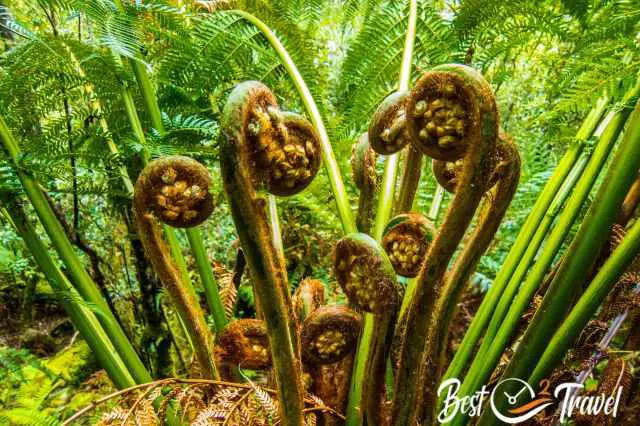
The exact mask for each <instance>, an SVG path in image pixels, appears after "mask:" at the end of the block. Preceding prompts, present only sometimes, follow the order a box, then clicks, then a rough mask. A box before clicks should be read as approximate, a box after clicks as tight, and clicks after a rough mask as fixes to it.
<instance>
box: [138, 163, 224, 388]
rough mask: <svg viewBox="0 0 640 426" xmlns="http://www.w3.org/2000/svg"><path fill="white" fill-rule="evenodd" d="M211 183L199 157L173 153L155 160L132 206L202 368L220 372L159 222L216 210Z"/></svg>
mask: <svg viewBox="0 0 640 426" xmlns="http://www.w3.org/2000/svg"><path fill="white" fill-rule="evenodd" d="M210 185H211V178H210V177H209V172H208V171H207V169H206V168H205V167H204V166H203V165H202V164H200V163H198V162H197V161H195V160H192V159H190V158H187V157H180V156H172V157H165V158H161V159H158V160H155V161H152V162H150V163H149V164H148V165H147V167H145V169H144V170H143V171H142V173H141V174H140V176H139V177H138V181H137V182H136V186H135V193H134V198H133V211H134V215H135V219H136V224H137V229H138V233H139V237H140V240H141V241H142V245H143V246H144V250H145V253H146V255H147V256H148V257H149V259H151V263H152V264H153V267H154V269H155V271H156V273H157V274H158V276H159V277H160V281H161V282H162V285H163V286H164V287H165V288H166V289H167V292H168V294H169V296H170V297H171V301H172V302H173V304H174V305H175V307H176V309H177V311H178V313H179V315H180V317H181V318H182V320H183V321H184V322H185V323H186V325H187V327H186V328H187V330H189V334H190V337H191V340H192V341H193V345H194V348H195V352H196V357H197V359H198V363H199V364H200V368H202V370H203V372H204V374H205V375H206V376H207V377H208V378H216V377H217V371H216V368H215V364H214V362H213V358H212V353H213V336H212V334H211V331H210V330H209V328H208V327H207V323H206V321H205V318H204V315H203V312H202V310H201V309H200V305H199V303H198V301H197V299H196V297H195V294H193V293H192V292H191V291H189V290H188V289H187V288H186V287H185V285H184V283H183V282H182V276H181V274H180V271H179V270H178V267H177V266H176V264H175V262H174V260H173V259H172V257H171V254H170V250H169V247H168V246H167V244H166V242H165V241H164V239H163V238H162V229H161V227H160V223H159V222H158V221H162V222H164V223H166V224H168V225H171V226H175V227H181V228H186V227H191V226H196V225H198V224H200V223H202V222H203V221H204V220H206V219H207V218H208V217H209V215H210V214H211V212H212V211H213V202H212V197H211V194H210V193H209V187H210Z"/></svg>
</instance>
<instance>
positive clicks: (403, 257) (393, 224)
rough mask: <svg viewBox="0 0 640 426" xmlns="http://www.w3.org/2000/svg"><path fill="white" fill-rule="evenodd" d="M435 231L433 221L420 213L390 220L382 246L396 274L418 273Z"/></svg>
mask: <svg viewBox="0 0 640 426" xmlns="http://www.w3.org/2000/svg"><path fill="white" fill-rule="evenodd" d="M435 233H436V230H435V227H434V226H433V224H432V223H431V221H430V220H429V219H427V218H426V217H424V216H423V215H421V214H419V213H406V214H401V215H398V216H396V217H394V218H393V219H391V221H389V223H388V224H387V227H386V228H385V230H384V234H383V236H382V246H383V247H384V249H385V251H386V252H387V254H388V255H389V260H391V264H392V265H393V268H394V269H395V271H396V274H398V275H401V276H403V277H409V278H413V277H415V276H416V275H418V272H419V271H420V268H421V267H422V264H423V262H424V259H425V255H426V253H427V250H428V248H429V245H430V244H431V241H433V237H434V235H435Z"/></svg>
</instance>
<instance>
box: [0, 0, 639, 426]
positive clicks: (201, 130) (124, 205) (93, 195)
mask: <svg viewBox="0 0 640 426" xmlns="http://www.w3.org/2000/svg"><path fill="white" fill-rule="evenodd" d="M119 3H122V4H123V6H124V11H120V10H119V7H118V5H119ZM194 3H195V2H175V1H170V0H149V1H144V2H142V1H122V2H120V1H113V0H89V1H78V0H38V1H23V0H11V1H4V2H3V4H4V5H5V6H6V7H7V8H8V9H7V11H2V10H0V26H1V27H0V38H2V40H1V41H0V52H1V53H0V112H1V113H2V115H3V116H4V117H5V118H6V119H7V121H8V123H9V126H10V127H11V128H12V130H13V131H14V132H15V134H16V136H17V138H18V139H19V140H20V143H21V147H22V149H23V150H24V151H25V153H26V154H25V155H24V157H23V158H21V160H20V166H21V167H22V168H23V169H24V170H26V171H28V172H29V173H31V174H33V175H34V176H35V178H36V179H37V180H38V182H40V184H41V185H42V186H43V187H44V188H45V189H46V190H47V191H48V193H49V194H50V195H51V196H52V199H53V201H54V202H55V203H56V204H58V205H59V206H60V208H61V211H62V213H63V216H64V217H65V218H66V220H67V221H68V222H70V223H73V221H74V215H75V212H73V200H74V198H78V199H79V208H80V209H79V212H77V213H78V214H79V229H78V231H79V232H80V233H81V234H82V235H83V236H84V237H85V239H86V240H87V241H89V242H90V243H91V245H92V247H93V248H94V249H95V250H96V252H97V254H98V256H99V257H100V258H101V259H103V260H105V259H106V260H107V262H103V263H102V264H101V266H100V268H102V270H103V272H104V274H105V275H106V283H105V284H106V286H105V289H106V291H107V292H108V294H109V295H110V296H111V297H112V298H113V299H114V300H115V305H116V306H117V307H118V310H119V311H121V314H122V317H123V318H125V321H126V322H127V323H130V324H127V326H126V327H127V329H128V330H129V331H130V334H131V335H132V336H133V338H134V340H140V339H141V335H142V334H143V328H144V327H143V326H142V325H141V324H140V317H141V316H142V315H141V314H140V312H138V311H136V309H134V308H137V307H138V305H139V301H140V300H141V295H142V293H141V290H140V282H139V278H140V277H139V276H137V275H136V272H137V271H136V269H135V267H136V265H135V256H134V253H133V252H132V249H131V247H130V244H129V243H130V241H131V239H130V238H131V236H130V234H129V232H130V230H129V229H128V228H127V226H126V224H125V221H126V220H127V215H128V212H129V206H130V200H129V199H128V194H127V192H126V189H125V188H123V186H122V181H121V176H120V175H119V174H118V172H117V171H118V170H119V168H120V167H121V166H125V167H126V169H127V170H128V171H129V172H130V175H131V177H132V179H135V177H136V176H137V173H138V172H139V170H140V168H141V156H142V154H143V153H145V152H146V153H148V154H149V155H150V157H151V158H154V157H161V156H165V155H170V154H187V155H191V156H194V157H196V158H198V159H199V160H202V161H203V162H205V163H206V164H207V165H208V166H209V168H210V169H211V171H212V175H213V177H214V185H215V187H214V188H213V192H214V194H216V211H215V213H214V214H215V218H216V219H215V220H210V221H209V222H208V223H207V224H206V225H204V226H203V232H204V234H205V235H206V236H207V238H206V244H207V250H208V252H209V253H210V257H211V258H212V260H215V261H218V262H222V263H223V264H224V265H225V266H226V267H227V268H228V269H232V267H233V261H234V259H235V254H236V250H237V244H235V242H236V233H235V230H234V229H233V226H232V223H231V220H230V218H229V216H230V215H229V212H228V209H227V205H226V202H225V200H224V197H223V196H222V195H221V194H222V189H221V187H220V186H219V185H220V178H219V172H218V170H217V164H216V163H217V162H216V159H217V154H218V142H219V140H220V138H221V136H222V135H221V132H220V129H219V124H218V122H219V119H220V115H221V108H222V106H223V104H224V102H225V100H226V98H227V95H228V93H229V91H230V90H231V88H232V87H233V86H234V85H235V84H236V83H238V82H240V81H243V80H247V79H255V80H261V81H263V82H265V83H266V84H267V85H268V86H269V87H271V88H272V89H273V91H274V93H275V94H276V95H277V97H278V100H279V102H280V103H281V104H282V108H283V109H286V110H291V111H297V112H303V111H304V109H303V105H302V102H301V100H300V98H299V97H298V95H297V91H296V90H295V87H294V85H293V83H292V81H291V79H290V78H289V76H288V75H287V72H286V70H285V68H284V67H283V65H282V63H281V62H280V59H279V58H278V56H277V55H276V53H275V52H274V51H273V49H272V48H271V47H270V45H269V43H268V41H267V40H266V39H265V38H264V37H263V36H262V34H261V33H260V32H259V31H258V30H257V29H256V28H255V27H254V26H253V25H251V24H250V23H249V22H247V21H246V20H245V19H243V18H242V17H240V16H238V15H237V14H234V13H232V12H230V11H228V10H222V9H227V8H228V7H229V5H230V4H231V3H233V5H234V7H237V8H239V9H243V10H247V11H250V12H251V13H253V14H255V15H256V16H257V17H259V18H260V19H261V20H263V21H264V22H265V23H266V24H267V25H268V26H269V27H270V28H272V29H273V30H274V32H275V33H276V35H277V36H278V38H279V39H280V40H281V41H282V43H283V44H284V46H285V48H286V49H287V51H288V52H289V54H290V55H291V56H292V59H293V61H294V62H295V64H296V66H297V68H298V69H299V71H300V73H301V74H302V76H303V78H304V80H305V82H306V84H307V85H308V86H309V89H310V91H311V93H312V95H313V97H314V99H315V100H316V102H317V103H318V106H319V108H320V110H321V114H322V115H323V117H324V119H325V122H326V125H327V127H328V132H329V135H330V138H331V143H332V145H333V148H334V151H335V153H336V156H337V159H338V162H339V165H340V167H341V169H342V174H343V176H345V180H346V185H347V189H348V191H349V193H350V195H351V197H352V200H351V201H352V205H354V206H355V204H356V200H355V196H356V191H355V188H354V186H353V183H352V182H351V179H350V178H349V177H350V173H349V169H348V161H349V155H350V150H351V144H352V143H353V142H354V141H355V140H356V138H357V137H358V136H359V135H360V134H361V133H362V132H363V131H364V130H366V129H367V127H368V125H369V117H370V116H371V114H372V112H373V110H374V109H375V108H376V106H377V105H378V104H379V102H380V100H381V99H382V98H383V97H384V96H386V95H387V94H388V93H390V92H391V91H393V90H395V88H396V84H397V80H398V69H399V64H400V62H401V59H402V50H403V46H404V37H405V34H406V25H407V15H408V8H407V2H406V1H400V0H347V1H344V2H328V1H321V0H313V1H302V0H276V1H268V2H267V1H260V0H256V1H253V0H246V1H237V2H225V1H221V2H214V3H219V9H220V10H216V11H214V12H208V11H204V10H203V9H202V8H199V7H198V6H197V5H195V4H194ZM176 4H181V6H180V7H177V6H176ZM639 6H640V5H639V4H638V1H637V0H592V1H582V0H581V1H564V0H542V1H526V0H517V1H508V2H507V1H503V0H461V1H453V0H446V1H437V2H419V10H418V23H417V38H416V43H415V55H414V72H413V73H412V80H415V79H416V78H417V77H418V76H419V75H420V73H421V72H422V71H424V70H427V69H429V68H431V67H432V66H434V65H438V64H441V63H445V62H466V63H469V64H471V65H472V66H474V67H476V68H478V69H480V70H481V71H482V72H483V73H484V74H485V75H486V76H487V78H488V79H489V80H490V82H491V84H492V86H493V89H494V91H495V92H496V94H497V97H498V100H499V107H500V113H501V122H502V125H503V127H504V129H505V130H506V131H507V132H509V133H510V134H511V135H512V136H513V137H514V139H515V140H516V142H517V144H518V146H519V151H520V153H521V155H522V157H523V171H522V178H521V181H520V185H519V188H518V191H517V193H516V196H515V198H514V200H513V203H512V204H511V207H510V210H509V212H508V215H507V217H506V218H505V220H504V221H503V224H502V226H501V228H500V231H499V232H498V234H497V238H496V239H495V242H494V244H493V245H492V246H491V247H490V251H489V253H488V254H487V255H486V256H484V257H483V258H482V260H481V262H480V265H479V267H478V270H477V273H476V275H475V276H474V280H473V282H474V284H476V285H477V286H478V287H479V288H480V289H483V290H484V289H486V288H488V287H489V285H490V284H491V282H492V280H493V278H494V277H495V274H496V272H497V271H498V270H499V269H500V266H501V264H502V262H503V260H504V258H505V256H506V254H507V251H508V249H509V248H510V247H511V245H512V244H513V242H514V240H515V238H516V236H517V234H518V231H519V230H520V228H521V226H522V224H523V223H524V220H525V218H526V216H527V214H528V213H529V211H530V209H531V206H532V205H533V203H534V201H535V199H536V198H537V196H538V194H539V193H540V191H541V189H542V188H543V186H544V184H545V183H546V181H547V180H548V178H549V176H550V174H551V171H552V170H553V169H554V168H555V166H556V165H557V161H558V159H559V158H560V157H561V155H562V153H563V152H564V151H565V150H566V148H567V147H568V146H569V145H570V144H572V143H574V140H573V136H574V134H575V129H576V127H577V124H578V123H579V122H580V121H581V120H582V118H583V117H584V115H585V114H586V112H587V110H588V109H589V108H590V107H591V106H592V105H593V103H594V101H595V100H596V99H597V98H598V97H600V96H601V95H602V94H603V93H605V92H606V93H608V94H609V95H610V96H611V97H612V98H619V95H620V94H621V93H623V92H625V91H626V90H627V89H628V88H629V86H630V85H631V84H632V83H633V81H634V80H635V77H636V74H637V72H638V69H639V67H640V39H639V38H638V33H639V30H640V25H639V24H638V22H639V21H640V19H639V18H640V12H638V10H640V7H639ZM8 34H11V35H12V37H11V39H9V38H7V35H8ZM118 55H120V56H123V57H124V58H125V59H132V60H133V61H136V62H138V63H140V64H143V65H144V66H145V67H146V68H147V70H148V71H149V73H150V75H151V77H152V79H153V84H154V85H155V88H156V91H157V93H158V97H159V102H160V107H161V109H162V111H163V115H162V120H163V124H164V127H165V130H166V132H164V133H162V134H161V133H160V132H158V131H157V129H154V128H153V126H152V125H151V123H150V120H149V117H148V116H147V114H146V113H145V112H144V110H143V108H141V105H142V100H141V96H140V93H139V92H138V89H137V86H136V84H135V78H134V73H133V70H132V68H131V64H130V63H129V61H127V60H122V59H121V58H120V57H118ZM123 87H127V88H129V89H130V91H131V93H132V94H133V97H134V102H135V104H136V105H137V106H138V113H139V114H140V117H141V119H142V127H143V130H144V131H145V134H146V144H143V143H142V142H141V141H140V140H138V139H137V137H136V136H135V134H134V132H133V129H131V126H130V123H129V120H128V117H127V113H126V109H125V103H124V101H123V99H122V89H123ZM102 119H104V123H106V126H103V124H102ZM111 142H113V143H114V144H115V146H116V147H117V148H118V151H119V152H117V153H114V152H112V151H111V150H110V149H109V143H111ZM72 159H73V160H74V163H75V165H72V161H71V160H72ZM378 165H379V166H381V164H378ZM379 169H380V170H381V167H379ZM74 181H75V182H76V183H77V188H75V187H74ZM435 186H436V185H435V182H434V180H433V179H432V177H431V172H430V164H426V165H425V167H424V171H423V179H422V181H421V183H420V190H419V192H418V195H417V201H416V205H415V209H417V210H419V211H422V212H425V213H426V212H427V211H428V209H429V206H430V205H431V202H432V199H433V194H434V190H435ZM328 188H329V181H328V179H327V176H326V174H324V173H321V174H320V175H319V177H318V178H317V179H316V180H315V181H314V183H313V184H312V185H311V186H310V188H309V190H308V191H306V192H305V193H304V194H302V195H299V196H296V197H294V198H291V199H288V200H282V201H279V202H278V208H279V212H280V215H281V218H282V221H281V222H282V226H283V236H284V240H285V254H286V258H287V260H288V262H289V263H288V265H287V266H288V269H289V270H288V273H289V278H290V283H291V285H292V287H295V286H297V284H298V282H299V281H300V280H301V279H303V278H305V277H307V276H313V277H315V278H319V279H321V280H322V281H323V282H324V283H325V284H327V287H328V288H330V289H331V288H332V286H333V285H334V284H335V283H333V282H332V276H331V268H330V263H331V262H330V246H331V243H332V242H333V241H335V240H336V237H337V235H339V232H340V224H339V221H338V219H337V217H336V215H335V212H334V211H333V208H332V207H333V203H334V200H333V199H332V196H331V195H330V192H329V189H328ZM0 191H3V192H7V193H11V194H15V196H21V193H20V186H19V185H18V183H17V181H16V179H15V174H14V171H13V169H12V167H10V166H9V164H8V163H7V162H6V161H5V160H4V159H2V158H0ZM449 199H450V197H449V196H446V197H445V205H444V206H443V207H446V203H447V202H448V200H449ZM587 204H589V203H587ZM585 209H586V207H585ZM179 238H180V240H181V242H182V243H185V238H184V235H182V234H179ZM0 239H1V240H2V241H3V246H2V247H1V248H0V259H1V261H0V289H2V290H3V291H4V289H6V288H13V287H11V286H13V285H14V281H13V280H14V279H15V278H16V276H17V277H18V280H20V279H21V274H22V273H25V274H26V273H28V272H33V268H34V267H33V265H32V264H31V263H30V262H29V261H28V260H27V259H28V253H25V251H24V247H23V246H22V243H21V241H20V240H19V239H18V237H17V236H16V234H15V232H14V231H13V229H12V227H11V224H10V222H9V221H7V220H4V218H3V220H2V225H1V226H0ZM183 246H185V247H186V244H183ZM84 260H85V261H86V265H87V266H90V259H89V258H88V257H85V258H84ZM187 261H188V262H192V259H191V258H190V257H187ZM195 278H196V277H195V274H194V279H195ZM195 281H196V287H198V283H197V279H196V280H195ZM246 283H247V281H246V280H245V285H243V286H242V287H241V288H240V292H239V298H240V305H241V306H240V307H241V309H240V312H238V313H239V315H247V314H249V313H251V312H252V306H253V295H252V294H251V291H250V286H248V285H246ZM15 287H18V289H17V290H14V293H16V294H18V296H20V294H21V292H22V290H21V288H22V287H21V286H15ZM196 290H197V291H198V292H199V293H201V288H196ZM57 296H58V298H65V297H67V298H68V297H69V296H68V295H60V294H58V295H57ZM334 296H335V294H331V295H330V297H334ZM154 297H155V299H154V303H155V304H156V305H157V306H161V305H162V306H164V305H163V304H162V299H163V292H162V291H159V292H157V293H156V294H155V296H154ZM89 307H91V306H89ZM94 311H95V309H94ZM98 313H99V312H98ZM124 313H126V314H127V315H125V314H124ZM170 314H171V313H169V315H170ZM180 345H181V347H182V348H183V349H185V348H186V347H187V346H188V345H187V344H186V343H184V342H180ZM0 365H2V367H1V368H0V380H2V381H7V382H8V383H18V382H21V381H24V380H25V376H24V369H25V366H27V365H29V366H31V367H34V368H38V367H37V366H38V365H40V366H44V364H43V363H38V361H37V359H35V358H34V357H33V356H31V355H29V354H28V353H26V352H23V351H14V352H11V350H8V351H4V350H3V351H0ZM43 368H44V367H43ZM3 415H4V416H5V417H4V418H3V419H6V418H10V419H11V421H13V422H19V421H20V422H24V423H29V422H31V423H33V424H55V423H53V422H52V420H51V419H49V418H48V417H47V415H46V414H39V413H37V412H34V411H33V409H31V408H24V407H19V408H15V409H14V410H12V411H11V417H6V416H7V415H8V414H6V413H3ZM15 419H22V420H19V421H18V420H15ZM28 419H30V420H28ZM2 421H4V420H0V424H2ZM6 421H7V422H8V420H6ZM48 422H51V423H48Z"/></svg>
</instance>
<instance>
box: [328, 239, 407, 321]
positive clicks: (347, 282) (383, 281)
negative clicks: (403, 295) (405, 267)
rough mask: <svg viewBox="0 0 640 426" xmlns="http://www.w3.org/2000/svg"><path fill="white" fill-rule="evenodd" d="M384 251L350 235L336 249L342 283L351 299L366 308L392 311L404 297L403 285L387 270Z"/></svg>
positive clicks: (358, 305)
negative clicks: (382, 252)
mask: <svg viewBox="0 0 640 426" xmlns="http://www.w3.org/2000/svg"><path fill="white" fill-rule="evenodd" d="M372 241H373V240H372ZM380 254H381V253H377V252H375V250H373V249H372V248H371V247H369V246H367V245H365V244H360V243H358V242H356V241H354V240H352V239H349V238H343V239H342V240H340V241H338V243H337V244H336V247H335V250H334V266H335V274H336V278H337V280H338V283H339V284H340V286H341V287H342V290H343V291H344V292H345V294H346V295H347V297H348V298H349V300H350V301H351V302H352V303H353V304H354V305H355V306H356V307H357V308H359V309H362V310H363V311H365V312H371V313H384V312H388V311H389V310H390V309H395V307H396V306H397V304H398V302H399V300H400V288H399V285H398V284H397V282H396V281H395V279H394V278H393V275H390V274H389V271H386V270H384V269H385V267H384V261H385V260H386V259H381V258H380ZM385 257H386V256H385ZM392 272H393V270H392Z"/></svg>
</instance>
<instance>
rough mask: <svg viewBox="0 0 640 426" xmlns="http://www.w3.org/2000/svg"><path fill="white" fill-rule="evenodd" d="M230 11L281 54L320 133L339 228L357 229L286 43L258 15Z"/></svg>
mask: <svg viewBox="0 0 640 426" xmlns="http://www.w3.org/2000/svg"><path fill="white" fill-rule="evenodd" d="M230 12H231V13H235V14H236V15H238V16H242V17H243V18H244V19H246V20H247V21H249V22H251V23H252V24H253V25H255V26H256V28H258V29H259V30H260V31H261V32H262V34H263V35H264V36H265V38H266V39H267V41H268V42H269V44H270V45H271V47H272V48H273V49H274V50H275V51H276V53H277V54H278V56H279V57H280V60H281V61H282V65H283V66H284V67H285V69H286V70H287V73H289V76H290V77H291V80H293V84H294V86H295V87H296V89H297V90H298V94H299V95H300V98H301V99H302V103H303V104H304V107H305V109H306V110H307V113H308V114H309V117H310V119H311V123H312V124H313V127H314V129H315V130H316V132H317V133H318V135H319V136H320V143H321V148H322V160H323V162H324V166H325V169H326V170H327V174H328V176H329V182H330V183H331V190H332V191H333V195H334V197H335V199H336V205H337V207H338V214H339V215H340V220H341V222H342V229H343V231H344V233H345V234H350V233H353V232H357V231H358V229H357V227H356V223H355V220H354V218H353V213H352V211H351V205H350V204H349V196H348V195H347V191H346V189H345V187H344V183H343V181H342V176H341V174H340V167H339V166H338V162H337V161H336V157H335V155H334V153H333V148H332V147H331V141H330V140H329V135H328V134H327V129H326V128H325V125H324V121H323V120H322V116H321V115H320V110H319V109H318V106H317V105H316V102H315V100H314V99H313V96H312V95H311V92H310V91H309V88H308V87H307V84H306V83H305V81H304V79H303V78H302V75H300V72H299V71H298V68H297V67H296V65H295V63H294V62H293V60H292V59H291V56H289V52H287V49H285V47H284V46H283V45H282V43H281V42H280V40H279V39H278V37H276V35H275V34H274V33H273V31H271V29H270V28H269V27H268V26H267V25H266V24H265V23H264V22H262V21H261V20H260V19H258V18H257V17H255V16H254V15H252V14H250V13H248V12H245V11H243V10H231V11H230Z"/></svg>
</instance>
